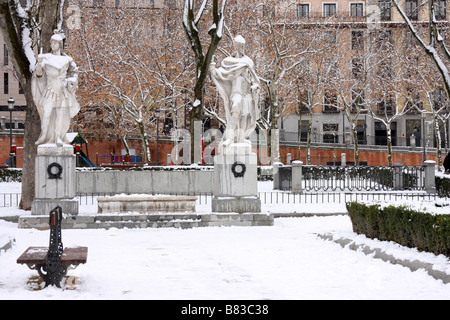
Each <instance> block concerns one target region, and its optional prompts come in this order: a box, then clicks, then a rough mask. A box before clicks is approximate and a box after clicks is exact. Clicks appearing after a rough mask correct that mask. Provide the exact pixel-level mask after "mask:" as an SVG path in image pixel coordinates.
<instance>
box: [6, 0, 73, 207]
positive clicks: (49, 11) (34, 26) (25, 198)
mask: <svg viewBox="0 0 450 320" xmlns="http://www.w3.org/2000/svg"><path fill="white" fill-rule="evenodd" d="M63 4H64V0H40V1H33V0H28V1H27V4H26V6H25V7H22V5H21V4H20V2H19V1H17V0H0V30H1V32H2V34H3V39H4V41H5V44H6V47H7V48H8V52H10V57H11V60H12V63H13V66H14V71H15V73H16V76H17V78H18V79H19V82H20V83H21V85H22V88H23V90H24V94H25V99H26V101H27V110H26V115H25V136H24V152H23V154H24V156H23V176H22V195H21V201H20V208H22V209H24V210H30V209H31V203H32V201H33V200H34V196H35V191H34V172H35V164H34V160H35V157H36V152H37V147H36V146H35V142H36V140H37V138H38V136H39V134H40V132H41V127H40V118H39V114H38V112H37V109H36V106H35V104H34V101H33V96H32V94H31V76H32V72H33V69H34V66H35V64H36V59H35V52H37V48H42V49H43V50H44V51H45V52H47V51H48V50H50V37H51V36H52V34H53V30H55V29H60V28H61V25H62V17H61V16H60V13H61V12H62V7H63Z"/></svg>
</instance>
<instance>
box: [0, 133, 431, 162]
mask: <svg viewBox="0 0 450 320" xmlns="http://www.w3.org/2000/svg"><path fill="white" fill-rule="evenodd" d="M13 144H15V145H16V146H17V157H16V161H17V167H18V168H21V167H22V163H23V162H22V160H23V149H22V147H23V137H14V136H13ZM129 147H130V148H132V149H136V154H137V155H140V154H141V147H140V142H139V141H130V142H129ZM122 148H123V146H122V143H121V142H120V141H90V142H89V143H88V144H87V145H86V144H84V145H83V146H82V151H83V152H84V153H85V154H86V155H88V157H89V160H90V161H91V162H93V163H94V164H97V154H99V155H111V154H116V155H120V154H121V150H122ZM172 148H173V143H168V142H160V143H159V150H160V151H159V160H160V162H161V163H162V164H163V165H166V164H167V163H166V162H167V161H166V160H167V154H169V153H171V151H172ZM254 152H256V148H254ZM150 153H151V158H152V161H156V142H153V143H150ZM288 153H291V159H292V160H298V159H300V160H301V161H303V163H306V150H305V149H301V150H300V155H299V150H298V148H281V150H280V156H281V162H283V163H286V157H287V154H288ZM341 153H345V154H346V159H347V162H352V161H354V152H353V149H346V150H342V149H339V150H331V149H327V150H317V149H311V164H314V165H326V163H327V162H328V161H338V162H340V161H341ZM261 154H263V155H264V154H265V150H262V151H261ZM258 155H259V153H258ZM8 156H9V136H1V137H0V161H1V163H0V165H1V164H3V163H4V162H5V161H6V160H7V158H8ZM359 160H360V161H367V163H368V165H371V166H376V165H387V164H388V162H387V153H386V152H378V151H372V152H368V151H360V152H359ZM427 160H434V161H436V155H435V154H427ZM104 161H105V160H104ZM265 161H266V162H265V163H267V158H266V160H265ZM422 161H423V154H422V153H421V152H420V148H418V151H417V152H415V153H394V154H393V163H402V164H403V165H421V164H422ZM101 162H102V160H101V158H99V160H98V164H100V163H101ZM262 162H263V163H262V164H265V163H264V159H262ZM258 163H261V162H258Z"/></svg>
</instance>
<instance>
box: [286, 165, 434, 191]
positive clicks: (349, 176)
mask: <svg viewBox="0 0 450 320" xmlns="http://www.w3.org/2000/svg"><path fill="white" fill-rule="evenodd" d="M424 172H425V170H424V167H423V166H392V167H391V166H357V167H354V166H348V167H338V166H302V188H303V190H305V191H332V192H335V191H343V192H345V191H347V192H351V191H390V190H424V187H425V174H424ZM278 178H279V188H280V190H291V188H292V167H291V166H282V167H279V168H278Z"/></svg>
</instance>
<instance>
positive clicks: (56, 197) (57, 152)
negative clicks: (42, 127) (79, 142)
mask: <svg viewBox="0 0 450 320" xmlns="http://www.w3.org/2000/svg"><path fill="white" fill-rule="evenodd" d="M75 167H76V156H75V155H74V154H73V146H71V145H66V144H65V145H63V146H57V145H54V144H44V145H40V146H38V149H37V155H36V160H35V176H34V183H35V200H34V201H33V203H32V204H31V214H32V215H48V214H49V213H50V211H51V210H53V209H54V208H55V207H57V206H60V207H61V208H62V212H63V213H64V214H69V215H77V214H78V201H77V200H74V198H75V197H76V192H77V190H76V173H75Z"/></svg>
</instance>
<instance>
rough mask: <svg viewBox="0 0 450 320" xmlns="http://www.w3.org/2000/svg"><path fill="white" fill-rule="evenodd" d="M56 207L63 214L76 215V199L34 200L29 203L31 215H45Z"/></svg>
mask: <svg viewBox="0 0 450 320" xmlns="http://www.w3.org/2000/svg"><path fill="white" fill-rule="evenodd" d="M57 206H60V207H61V209H62V212H63V214H67V215H72V216H76V215H78V200H76V199H36V200H34V201H33V202H32V203H31V215H47V216H48V214H49V213H50V211H52V210H53V209H54V208H56V207H57Z"/></svg>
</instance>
